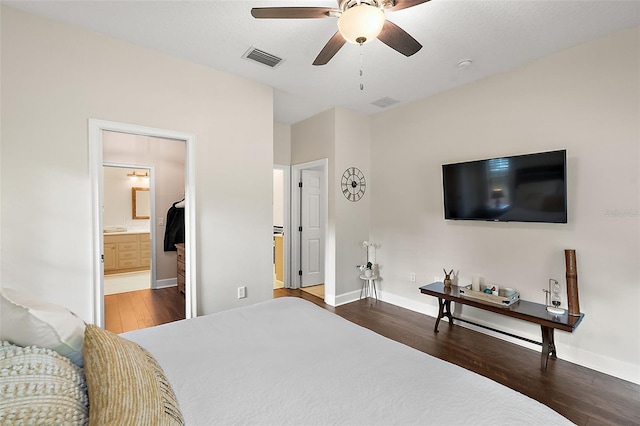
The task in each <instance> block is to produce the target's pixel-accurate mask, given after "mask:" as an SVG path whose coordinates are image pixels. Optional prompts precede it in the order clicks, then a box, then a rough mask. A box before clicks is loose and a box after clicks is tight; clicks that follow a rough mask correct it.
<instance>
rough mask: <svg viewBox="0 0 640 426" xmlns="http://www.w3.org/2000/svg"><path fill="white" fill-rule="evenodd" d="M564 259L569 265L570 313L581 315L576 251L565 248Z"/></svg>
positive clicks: (568, 304)
mask: <svg viewBox="0 0 640 426" xmlns="http://www.w3.org/2000/svg"><path fill="white" fill-rule="evenodd" d="M564 259H565V263H566V267H567V275H566V276H567V306H568V307H569V315H571V316H573V317H579V316H580V301H579V300H578V267H577V265H576V251H575V250H565V251H564Z"/></svg>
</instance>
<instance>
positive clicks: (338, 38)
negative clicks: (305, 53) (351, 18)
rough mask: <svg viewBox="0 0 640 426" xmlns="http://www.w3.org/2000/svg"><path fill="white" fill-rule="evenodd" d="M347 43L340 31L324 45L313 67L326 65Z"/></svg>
mask: <svg viewBox="0 0 640 426" xmlns="http://www.w3.org/2000/svg"><path fill="white" fill-rule="evenodd" d="M346 42H347V41H346V40H345V39H344V37H342V34H340V31H336V33H335V34H334V35H333V37H331V38H330V39H329V41H328V42H327V44H325V45H324V47H323V48H322V50H321V51H320V53H318V57H316V60H315V61H313V65H326V64H327V62H329V61H330V60H331V58H333V56H334V55H335V54H336V53H338V50H340V48H341V47H342V46H344V44H345V43H346Z"/></svg>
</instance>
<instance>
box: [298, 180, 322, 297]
mask: <svg viewBox="0 0 640 426" xmlns="http://www.w3.org/2000/svg"><path fill="white" fill-rule="evenodd" d="M322 176H323V175H322V172H318V171H315V170H302V176H301V177H302V201H301V206H300V225H301V226H302V232H301V234H300V254H301V256H300V257H301V260H302V265H301V266H302V268H301V270H302V275H301V276H300V286H301V287H309V286H312V285H318V284H324V217H323V215H324V213H323V212H324V206H323V204H322V203H323V197H322V194H323V191H324V188H323V179H322Z"/></svg>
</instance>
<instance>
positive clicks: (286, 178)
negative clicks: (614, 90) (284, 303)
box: [273, 164, 293, 288]
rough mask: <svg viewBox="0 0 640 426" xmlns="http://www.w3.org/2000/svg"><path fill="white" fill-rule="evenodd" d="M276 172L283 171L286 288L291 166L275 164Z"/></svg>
mask: <svg viewBox="0 0 640 426" xmlns="http://www.w3.org/2000/svg"><path fill="white" fill-rule="evenodd" d="M273 169H274V170H282V192H283V194H282V199H283V206H282V212H283V216H284V217H283V222H284V223H283V232H284V242H285V244H284V253H283V257H284V262H285V268H284V277H283V278H284V288H293V287H291V279H292V277H293V275H291V268H290V267H289V266H290V265H291V236H292V234H291V229H293V228H291V166H284V165H281V164H274V165H273Z"/></svg>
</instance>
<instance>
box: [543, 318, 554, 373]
mask: <svg viewBox="0 0 640 426" xmlns="http://www.w3.org/2000/svg"><path fill="white" fill-rule="evenodd" d="M540 328H541V329H542V355H541V358H540V369H541V370H542V371H546V370H547V362H548V361H549V357H551V358H553V359H556V358H557V357H558V356H557V354H556V343H555V340H554V338H553V328H551V327H545V326H544V325H541V326H540Z"/></svg>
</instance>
